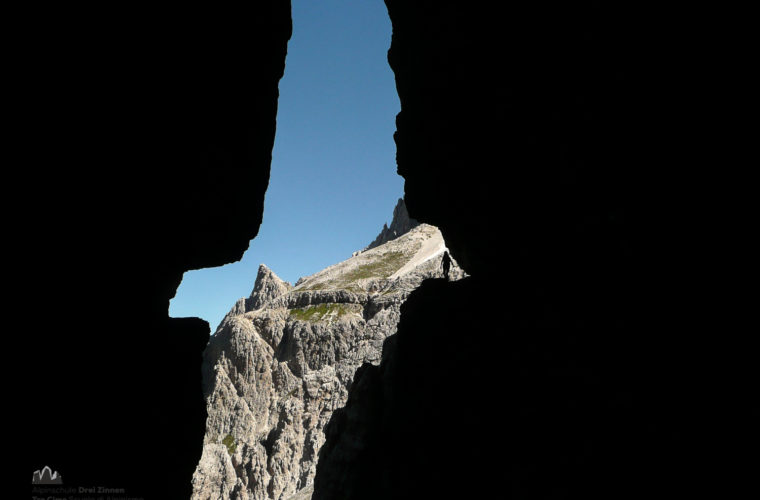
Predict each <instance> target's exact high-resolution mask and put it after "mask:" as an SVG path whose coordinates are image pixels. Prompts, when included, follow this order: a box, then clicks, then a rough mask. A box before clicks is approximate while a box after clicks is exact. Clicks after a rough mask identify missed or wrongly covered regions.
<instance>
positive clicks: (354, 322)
mask: <svg viewBox="0 0 760 500" xmlns="http://www.w3.org/2000/svg"><path fill="white" fill-rule="evenodd" d="M376 243H377V244H376ZM373 245H374V246H373ZM445 251H446V246H445V243H444V241H443V237H442V236H441V233H440V231H438V229H437V228H435V227H433V226H430V225H427V224H418V223H417V222H416V221H413V220H411V219H409V217H408V214H407V213H406V207H405V206H404V205H403V201H400V202H399V203H398V204H397V205H396V208H395V209H394V217H393V222H391V226H390V227H388V226H387V225H386V226H384V227H383V230H382V231H381V232H380V234H379V235H378V237H377V238H376V239H375V241H373V243H372V244H370V245H369V246H368V247H366V248H365V249H364V250H362V251H360V252H356V253H355V254H354V256H352V257H351V258H350V259H348V260H345V261H343V262H339V263H337V264H335V265H332V266H330V267H328V268H326V269H323V270H322V271H319V272H317V273H315V274H313V275H310V276H306V277H303V278H301V279H299V280H298V282H297V283H296V286H292V285H290V284H289V283H287V282H285V281H283V280H281V279H280V278H279V277H277V275H276V274H275V273H274V272H272V271H271V270H270V269H269V268H267V267H266V266H265V265H263V264H262V265H261V266H259V270H258V274H257V277H256V283H255V285H254V287H253V291H252V293H251V295H250V296H249V297H247V298H242V299H239V300H238V301H237V302H236V303H235V305H234V306H233V307H232V309H231V310H230V312H229V313H228V314H227V315H226V316H225V317H224V319H223V320H222V322H221V323H220V325H219V327H218V328H217V330H216V333H215V334H214V335H213V336H212V338H211V340H210V341H209V344H208V346H207V348H206V350H205V352H204V364H203V370H204V394H205V397H206V402H207V409H208V420H207V423H206V437H205V440H204V447H203V456H202V458H201V460H200V463H199V464H198V467H197V469H196V472H195V474H194V476H193V491H194V493H193V498H195V499H205V498H232V499H257V500H259V499H273V500H287V499H290V498H292V497H293V496H294V495H298V498H309V497H310V491H309V488H310V487H311V484H312V481H313V478H314V473H315V470H316V464H317V456H318V453H319V449H320V448H321V446H322V444H323V443H324V439H325V438H324V433H323V429H324V426H325V425H326V424H327V422H328V421H329V420H330V417H331V416H332V412H333V411H334V410H335V409H337V408H340V407H342V406H343V405H344V404H345V401H346V398H347V397H348V387H349V386H350V384H351V381H352V380H353V377H354V373H355V371H356V369H357V368H358V367H359V366H361V365H362V364H363V363H365V362H369V363H373V364H379V362H380V358H381V355H382V346H383V342H384V340H385V339H386V338H387V337H388V336H390V335H393V334H394V333H395V331H396V325H397V323H398V320H399V317H400V307H401V304H403V302H404V301H405V300H406V297H407V296H408V295H409V293H411V292H412V291H413V290H414V289H415V288H417V287H418V286H419V285H420V283H421V282H422V281H423V280H425V279H428V278H441V277H442V270H441V259H442V256H443V254H444V252H445ZM450 276H451V279H452V280H454V279H459V278H461V277H463V276H464V273H463V272H462V271H461V269H459V268H458V267H457V266H456V263H454V264H453V266H452V269H451V274H450Z"/></svg>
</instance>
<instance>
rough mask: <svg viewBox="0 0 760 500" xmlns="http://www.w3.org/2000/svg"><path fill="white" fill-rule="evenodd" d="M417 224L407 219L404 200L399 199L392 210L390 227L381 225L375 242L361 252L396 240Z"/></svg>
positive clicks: (417, 223)
mask: <svg viewBox="0 0 760 500" xmlns="http://www.w3.org/2000/svg"><path fill="white" fill-rule="evenodd" d="M419 224H420V223H419V222H417V221H416V220H414V219H412V218H410V217H409V212H407V210H406V203H404V199H403V198H399V199H398V202H397V203H396V207H395V208H394V209H393V219H392V220H391V226H390V227H388V225H387V224H383V229H382V230H381V231H380V234H378V235H377V238H375V240H374V241H373V242H372V243H370V244H369V246H367V247H366V248H365V249H364V250H362V251H366V250H370V249H372V248H375V247H379V246H380V245H382V244H383V243H388V242H389V241H391V240H394V239H396V238H398V237H399V236H401V235H402V234H406V233H408V232H409V231H411V230H412V228H414V227H416V226H418V225H419Z"/></svg>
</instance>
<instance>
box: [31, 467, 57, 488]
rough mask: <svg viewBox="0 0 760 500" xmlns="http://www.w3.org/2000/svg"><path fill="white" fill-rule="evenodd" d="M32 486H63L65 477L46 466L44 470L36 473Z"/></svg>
mask: <svg viewBox="0 0 760 500" xmlns="http://www.w3.org/2000/svg"><path fill="white" fill-rule="evenodd" d="M32 484H63V477H61V475H60V474H58V472H57V471H52V470H51V469H50V467H48V466H47V465H46V466H45V467H43V468H42V470H36V471H34V474H32Z"/></svg>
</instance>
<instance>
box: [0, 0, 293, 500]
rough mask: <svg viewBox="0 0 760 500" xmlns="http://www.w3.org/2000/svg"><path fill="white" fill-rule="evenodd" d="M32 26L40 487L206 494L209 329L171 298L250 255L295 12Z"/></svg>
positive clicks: (73, 17)
mask: <svg viewBox="0 0 760 500" xmlns="http://www.w3.org/2000/svg"><path fill="white" fill-rule="evenodd" d="M16 22H17V23H18V24H22V25H23V29H24V31H25V34H24V36H23V37H21V38H19V44H18V46H17V48H18V49H19V52H18V53H20V54H23V56H22V57H19V59H20V62H21V68H20V69H19V70H18V72H17V73H16V74H17V75H18V78H19V79H21V80H23V81H24V84H25V86H26V88H25V89H24V93H23V94H18V96H19V99H20V100H21V102H22V103H23V104H24V106H25V109H24V114H23V118H21V119H20V121H19V123H18V125H19V127H20V128H23V129H24V131H25V132H26V133H28V135H27V136H28V137H30V138H32V139H33V144H31V145H30V148H29V149H28V155H27V158H26V161H25V163H24V164H18V169H17V170H18V171H19V173H20V174H21V175H22V177H21V179H22V180H20V181H19V182H18V186H20V187H21V188H22V189H25V191H24V196H22V197H21V198H20V199H22V200H23V201H22V202H19V203H17V204H16V206H15V210H14V212H13V213H14V214H15V215H14V226H15V227H14V228H13V229H15V230H17V231H18V235H19V237H18V239H17V241H19V242H20V243H21V244H22V252H20V253H23V256H22V258H23V259H24V260H23V261H22V262H24V263H25V264H24V265H25V266H26V267H25V269H28V271H26V272H27V274H26V275H25V276H24V278H25V279H24V280H23V282H22V283H20V284H19V286H18V288H16V290H17V297H20V298H21V300H20V301H19V302H26V303H25V304H23V305H22V306H20V308H19V309H16V310H15V312H14V317H15V319H16V320H18V319H21V321H22V324H20V325H19V329H16V330H15V331H19V332H23V335H22V336H23V338H24V339H25V340H28V344H27V345H25V347H24V348H25V349H26V350H27V352H28V353H30V355H31V362H30V367H29V369H28V370H26V371H25V372H24V377H25V378H26V379H27V380H26V381H27V384H24V387H25V391H26V392H27V393H26V394H25V395H24V397H25V399H24V401H25V402H26V405H27V408H26V411H27V412H28V418H27V419H26V420H27V422H26V423H27V424H29V431H28V433H27V434H26V436H28V441H27V442H26V444H25V447H26V448H27V449H28V459H29V460H28V462H25V464H26V466H27V468H28V471H29V472H28V474H29V477H31V473H32V472H33V471H34V470H38V469H41V468H42V467H43V466H44V465H49V466H50V467H51V468H52V469H54V470H56V471H58V472H59V473H60V474H61V475H62V476H63V478H64V485H66V486H72V487H77V486H88V487H90V486H98V485H100V486H107V487H113V488H125V489H126V493H127V494H128V495H129V496H134V497H137V496H143V497H144V498H189V497H190V493H191V483H190V481H191V477H192V474H193V470H194V468H195V465H196V464H197V462H198V459H199V458H200V455H201V448H202V444H203V434H204V426H205V417H206V413H205V406H204V402H203V398H202V393H201V371H200V366H201V352H202V350H203V348H204V347H205V344H206V342H207V340H208V335H209V327H208V324H206V322H204V321H201V320H199V319H193V318H188V319H171V318H168V316H167V310H168V304H169V300H170V298H171V297H173V295H174V293H175V290H176V288H177V286H178V285H179V283H180V280H181V277H182V273H183V272H184V271H187V270H190V269H196V268H201V267H209V266H219V265H222V264H225V263H229V262H233V261H236V260H238V259H240V257H241V256H242V254H243V252H244V251H245V250H246V249H247V247H248V243H249V241H250V240H251V239H252V238H253V237H255V236H256V234H257V232H258V228H259V225H260V223H261V219H262V213H263V202H264V192H265V190H266V188H267V184H268V181H269V166H270V160H271V151H272V145H273V141H274V134H275V115H276V110H277V99H278V81H279V79H280V78H281V76H282V74H283V70H284V63H285V55H286V47H287V41H288V39H289V37H290V32H291V19H290V3H289V2H288V1H284V0H283V1H276V0H272V1H265V2H256V5H255V6H253V7H251V8H248V9H245V10H244V11H240V10H234V9H230V10H228V11H223V10H222V9H217V8H215V7H214V8H209V7H205V8H202V9H201V8H194V7H191V6H184V5H183V6H180V7H177V8H174V9H168V8H167V9H164V8H159V7H151V8H137V7H129V6H127V7H124V8H123V9H119V10H118V11H117V9H116V8H111V7H105V8H101V9H97V10H89V9H84V8H82V9H79V10H78V9H76V8H73V7H69V6H66V7H58V8H55V9H48V10H45V11H40V12H35V13H24V14H22V15H19V16H18V17H17V18H16ZM21 51H23V52H21ZM26 188H28V192H27V191H26ZM34 296H38V297H39V296H44V297H46V299H45V305H44V306H42V307H40V305H39V304H37V305H34V304H32V303H31V301H29V300H26V298H28V297H34ZM32 324H34V325H36V326H32ZM25 441H26V440H25ZM30 481H31V480H29V482H30ZM27 484H28V483H27Z"/></svg>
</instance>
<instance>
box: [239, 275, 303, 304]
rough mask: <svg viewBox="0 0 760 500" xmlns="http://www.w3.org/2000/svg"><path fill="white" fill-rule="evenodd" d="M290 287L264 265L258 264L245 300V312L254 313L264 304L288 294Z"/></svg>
mask: <svg viewBox="0 0 760 500" xmlns="http://www.w3.org/2000/svg"><path fill="white" fill-rule="evenodd" d="M291 288H292V286H291V285H290V283H288V282H287V281H283V280H282V279H280V277H279V276H277V275H276V274H275V273H274V271H272V270H271V269H269V268H268V267H267V266H266V265H264V264H260V265H259V271H258V273H257V275H256V282H255V283H254V285H253V291H251V295H250V297H248V299H246V304H245V309H246V311H254V310H256V309H259V308H260V307H261V306H263V305H264V304H265V303H266V302H268V301H270V300H272V299H275V298H277V297H279V296H280V295H283V294H286V293H288V290H290V289H291Z"/></svg>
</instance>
